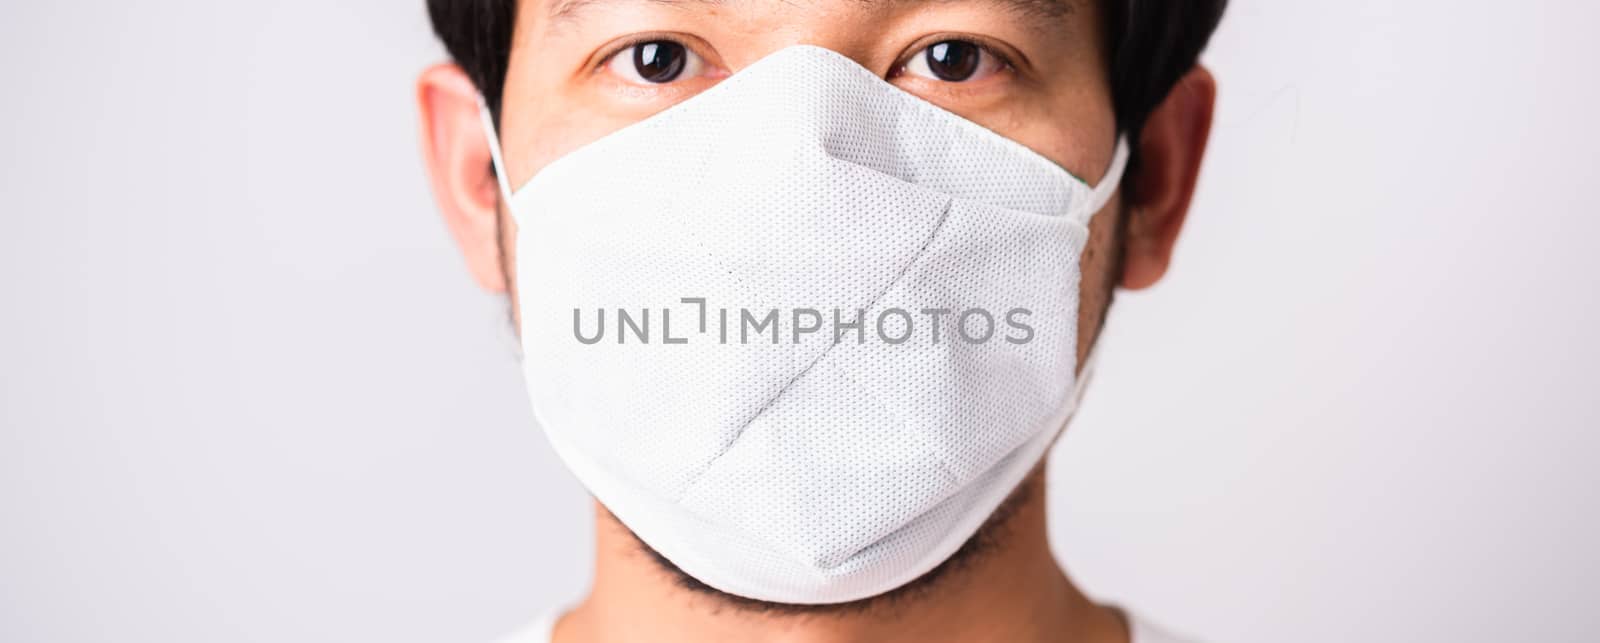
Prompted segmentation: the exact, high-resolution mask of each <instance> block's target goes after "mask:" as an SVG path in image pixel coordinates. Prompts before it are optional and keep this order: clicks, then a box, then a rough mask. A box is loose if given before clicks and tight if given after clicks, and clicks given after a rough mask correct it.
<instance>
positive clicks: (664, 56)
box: [606, 40, 703, 85]
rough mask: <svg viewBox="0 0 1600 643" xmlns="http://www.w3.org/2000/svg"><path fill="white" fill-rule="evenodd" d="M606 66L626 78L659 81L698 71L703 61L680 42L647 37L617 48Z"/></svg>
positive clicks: (633, 80) (656, 83) (650, 82)
mask: <svg viewBox="0 0 1600 643" xmlns="http://www.w3.org/2000/svg"><path fill="white" fill-rule="evenodd" d="M606 66H607V67H608V68H610V70H611V71H612V73H615V74H617V75H618V76H621V77H622V78H624V79H626V80H628V81H629V82H633V83H638V84H647V85H662V84H666V83H670V82H672V81H675V80H678V79H679V78H682V77H684V76H686V75H687V76H695V75H698V74H699V73H700V69H701V67H702V66H703V61H701V60H700V57H699V56H697V55H695V53H694V52H693V51H690V50H689V48H688V47H685V46H683V44H682V43H677V42H673V41H671V40H651V41H649V42H641V43H639V44H637V45H633V46H631V47H628V48H627V49H624V50H622V51H619V52H617V54H616V55H615V56H612V57H611V62H610V63H608V64H607V65H606Z"/></svg>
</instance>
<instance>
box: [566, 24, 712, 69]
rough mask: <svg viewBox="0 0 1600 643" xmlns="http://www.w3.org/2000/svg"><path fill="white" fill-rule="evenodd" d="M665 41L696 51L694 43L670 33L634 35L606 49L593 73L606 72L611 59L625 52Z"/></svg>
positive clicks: (595, 65) (596, 63)
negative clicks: (646, 44) (649, 43)
mask: <svg viewBox="0 0 1600 643" xmlns="http://www.w3.org/2000/svg"><path fill="white" fill-rule="evenodd" d="M663 41H665V42H672V43H677V44H678V45H680V46H682V47H683V48H684V49H687V50H690V51H694V50H695V46H694V44H693V43H690V42H688V40H687V39H685V38H682V37H679V36H676V35H674V34H670V33H641V34H634V35H631V36H628V37H627V38H624V39H622V40H621V41H618V43H617V44H615V45H612V46H611V47H610V48H608V49H606V50H605V51H606V52H607V53H606V54H605V55H604V56H600V57H599V58H598V60H597V61H596V62H595V64H594V69H593V71H597V72H598V71H603V70H605V68H606V65H609V64H611V59H613V58H616V57H617V56H618V55H620V54H622V52H625V51H627V50H629V49H632V48H634V47H637V46H639V45H642V44H645V43H647V42H663ZM697 53H698V52H697ZM702 57H704V56H702Z"/></svg>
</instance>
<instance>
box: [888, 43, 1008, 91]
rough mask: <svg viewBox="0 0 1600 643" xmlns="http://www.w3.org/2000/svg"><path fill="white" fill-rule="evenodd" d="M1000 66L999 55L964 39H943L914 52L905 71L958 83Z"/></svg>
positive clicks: (978, 76) (992, 71)
mask: <svg viewBox="0 0 1600 643" xmlns="http://www.w3.org/2000/svg"><path fill="white" fill-rule="evenodd" d="M1003 66H1004V63H1002V62H1001V60H1000V59H999V57H997V56H995V55H994V54H992V53H990V52H989V51H988V50H985V49H984V48H983V47H982V46H979V45H977V44H974V43H970V42H967V41H964V40H945V41H942V42H936V43H934V44H933V45H930V46H929V47H928V48H927V49H924V50H922V51H920V52H917V54H916V55H915V56H912V57H911V60H909V61H907V62H906V66H905V71H906V73H909V74H912V75H914V76H920V77H922V78H928V79H931V80H942V81H945V82H951V83H961V82H966V81H970V80H976V79H979V78H984V77H987V76H989V75H991V74H993V73H995V72H997V71H1000V69H1001V68H1002V67H1003Z"/></svg>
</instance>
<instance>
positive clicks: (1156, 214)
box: [1122, 65, 1217, 290]
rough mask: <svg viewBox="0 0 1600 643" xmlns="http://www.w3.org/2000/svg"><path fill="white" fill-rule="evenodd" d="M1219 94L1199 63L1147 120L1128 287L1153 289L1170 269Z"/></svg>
mask: <svg viewBox="0 0 1600 643" xmlns="http://www.w3.org/2000/svg"><path fill="white" fill-rule="evenodd" d="M1216 98H1217V82H1216V79H1214V78H1212V76H1211V72H1210V71H1207V70H1206V68H1204V67H1200V66H1198V65H1197V66H1195V68H1194V69H1193V70H1191V71H1190V72H1189V73H1188V74H1187V75H1185V76H1184V77H1183V78H1182V79H1181V80H1179V81H1178V84H1177V86H1175V87H1173V89H1172V92H1171V93H1169V94H1168V95H1167V98H1166V100H1164V101H1162V103H1161V104H1160V105H1158V106H1157V107H1156V109H1155V111H1153V112H1151V113H1150V117H1149V119H1148V120H1147V121H1145V125H1144V131H1143V132H1142V133H1141V135H1140V137H1139V166H1138V168H1137V171H1136V172H1135V174H1134V175H1133V176H1131V177H1129V178H1130V179H1131V181H1129V182H1128V183H1127V185H1128V186H1129V187H1130V188H1131V190H1130V191H1129V192H1128V193H1127V194H1126V196H1125V198H1127V199H1128V207H1127V216H1128V222H1127V235H1126V237H1125V239H1124V245H1123V265H1122V287H1123V288H1128V289H1130V290H1138V289H1140V288H1148V287H1150V286H1152V285H1154V284H1155V283H1156V282H1157V281H1160V280H1161V276H1162V275H1164V274H1166V272H1167V265H1168V264H1169V263H1170V262H1171V260H1172V248H1173V246H1174V245H1176V244H1177V242H1178V232H1179V231H1181V230H1182V229H1183V220H1184V218H1185V217H1187V216H1188V214H1189V202H1190V200H1191V199H1193V198H1194V186H1195V181H1196V180H1198V179H1199V177H1200V161H1201V159H1202V158H1204V157H1205V154H1206V141H1207V140H1208V139H1209V138H1210V136H1211V115H1212V111H1213V109H1214V107H1215V104H1216Z"/></svg>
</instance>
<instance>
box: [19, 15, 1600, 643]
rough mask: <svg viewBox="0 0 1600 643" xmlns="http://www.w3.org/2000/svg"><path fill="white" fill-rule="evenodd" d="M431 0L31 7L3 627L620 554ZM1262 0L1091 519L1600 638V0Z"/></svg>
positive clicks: (510, 601) (442, 625) (369, 634)
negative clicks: (464, 188) (481, 244)
mask: <svg viewBox="0 0 1600 643" xmlns="http://www.w3.org/2000/svg"><path fill="white" fill-rule="evenodd" d="M422 4H423V3H422V2H421V0H412V1H410V2H394V1H393V0H347V1H343V2H329V1H326V0H300V1H293V2H291V1H275V2H274V1H266V0H258V1H253V2H233V3H220V2H212V1H200V0H189V1H177V0H168V1H165V2H156V3H129V2H112V1H109V0H98V1H85V2H54V3H44V2H38V3H7V5H6V6H5V8H3V9H0V54H3V55H0V87H3V90H4V93H3V97H0V127H3V128H4V132H5V139H4V145H3V146H0V186H3V193H0V196H3V198H4V200H3V201H0V204H3V205H0V212H3V215H0V217H3V218H0V641H6V642H8V643H10V642H16V643H34V642H49V643H56V642H60V643H68V642H71V643H79V642H82V643H88V642H102V641H103V642H119V643H125V642H130V641H134V642H142V641H159V642H162V643H190V642H193V643H201V642H204V643H215V642H231V641H273V642H277V641H288V642H330V643H331V642H350V641H384V642H386V643H408V642H418V643H421V642H429V643H433V642H438V641H461V642H468V643H471V642H476V641H482V640H484V639H485V638H487V637H491V636H492V635H494V634H497V633H499V632H501V631H503V630H505V629H507V628H510V627H513V626H514V625H516V624H518V623H519V622H521V621H523V620H525V619H527V618H530V617H532V616H534V615H535V614H537V613H539V612H541V611H543V610H545V609H548V608H550V607H553V606H555V605H557V604H559V603H562V602H564V601H569V600H571V599H573V598H575V597H577V596H579V595H580V593H581V592H582V590H583V588H584V586H585V584H586V580H587V575H588V570H587V558H588V555H589V547H590V546H589V544H588V542H587V537H588V529H589V528H588V522H587V520H588V506H587V501H586V500H585V498H584V496H583V494H582V491H581V490H580V489H579V488H578V487H577V486H576V485H575V483H574V482H573V481H572V480H571V479H570V478H569V477H568V475H567V474H566V472H565V471H564V470H563V469H562V468H561V466H560V465H559V463H558V462H557V461H556V460H555V459H553V458H552V456H551V455H550V453H549V452H548V451H547V449H546V447H545V444H544V442H543V438H542V437H541V436H540V435H539V433H538V431H537V429H536V427H534V426H533V425H532V424H531V423H530V421H529V415H528V412H527V410H526V409H525V408H524V405H525V402H524V399H523V396H524V394H523V392H522V390H521V388H520V387H521V384H520V380H519V376H518V372H517V370H516V366H515V362H514V361H513V358H512V356H511V352H510V350H509V346H510V344H509V340H508V333H507V330H506V326H505V323H504V321H503V315H504V311H503V308H502V307H501V304H500V302H497V301H495V300H493V299H491V298H489V297H486V296H484V295H480V294H478V293H477V292H476V291H475V290H474V288H473V286H472V285H471V283H470V282H469V280H468V278H467V276H466V272H465V270H464V268H463V267H462V265H461V262H460V260H459V259H458V258H457V256H456V255H455V251H454V249H453V248H452V247H451V245H450V241H449V239H448V237H447V234H446V232H445V230H444V228H443V226H442V225H441V224H440V223H439V221H438V219H437V217H436V216H435V214H434V212H433V209H432V205H431V200H430V197H429V195H428V193H427V190H426V186H425V184H424V181H423V175H422V169H421V165H420V161H419V160H418V154H417V151H416V150H417V144H416V135H415V129H416V125H415V112H414V107H413V100H412V91H413V90H412V82H413V79H414V77H415V74H416V72H417V71H418V70H419V69H420V68H421V67H422V66H423V65H424V64H425V63H428V62H430V61H434V60H437V59H439V58H440V57H441V53H440V50H439V48H438V46H437V45H436V44H435V43H434V42H433V40H432V38H431V35H430V33H429V30H428V25H427V21H426V16H425V14H424V11H423V8H422ZM1233 5H1234V6H1233V7H1232V8H1231V10H1230V12H1229V15H1228V17H1227V18H1226V19H1225V21H1224V23H1223V28H1222V29H1221V31H1220V33H1219V34H1218V36H1217V39H1216V41H1215V43H1214V47H1213V49H1212V51H1211V52H1210V53H1209V54H1208V56H1207V60H1208V61H1209V63H1210V64H1211V65H1212V66H1213V67H1214V69H1215V70H1216V73H1217V75H1218V76H1219V78H1220V80H1221V88H1222V97H1221V103H1220V111H1219V114H1218V122H1217V127H1216V130H1215V135H1214V144H1213V148H1212V155H1211V157H1210V160H1209V162H1208V164H1207V167H1206V171H1205V175H1204V178H1203V181H1202V186H1201V192H1200V196H1199V199H1198V201H1197V202H1196V203H1195V208H1194V211H1193V213H1192V216H1191V219H1190V223H1189V226H1188V230H1187V235H1186V237H1185V238H1184V239H1183V241H1182V242H1181V244H1180V246H1179V251H1178V255H1177V259H1176V263H1175V265H1174V271H1173V273H1172V275H1171V278H1170V279H1169V280H1168V281H1167V282H1166V283H1164V284H1163V285H1162V286H1160V287H1159V288H1157V289H1155V290H1153V291H1151V292H1148V293H1141V294H1137V295H1129V296H1125V297H1123V298H1122V299H1121V300H1120V303H1119V304H1118V309H1117V310H1116V312H1115V314H1114V317H1113V320H1112V323H1113V326H1112V328H1111V330H1110V331H1109V335H1108V336H1107V337H1106V338H1105V342H1106V344H1105V346H1104V354H1103V355H1102V362H1101V365H1102V368H1101V372H1100V376H1099V378H1098V379H1097V381H1096V382H1095V385H1094V387H1093V388H1092V390H1091V392H1090V395H1089V402H1088V406H1087V408H1086V409H1085V411H1084V413H1083V414H1082V415H1081V417H1080V419H1079V421H1077V422H1076V423H1075V424H1074V426H1073V428H1072V429H1071V430H1070V431H1069V433H1068V437H1067V438H1066V439H1065V440H1064V442H1063V443H1062V445H1061V447H1060V448H1058V450H1057V451H1056V455H1055V464H1056V467H1055V470H1054V477H1053V480H1052V483H1051V484H1052V488H1053V491H1054V493H1053V495H1052V497H1051V503H1052V505H1053V506H1052V510H1053V511H1054V514H1053V517H1052V520H1053V522H1054V527H1055V528H1056V531H1055V534H1056V535H1055V538H1056V542H1057V544H1058V546H1059V554H1060V556H1061V557H1062V558H1063V559H1064V561H1065V562H1066V563H1067V565H1068V567H1069V569H1070V570H1071V572H1072V573H1073V574H1074V575H1075V576H1076V577H1077V578H1078V580H1080V581H1081V582H1082V584H1083V585H1085V586H1086V587H1087V588H1088V589H1089V590H1090V591H1091V592H1092V593H1094V594H1095V595H1097V596H1099V597H1101V598H1103V599H1106V600H1113V601H1117V602H1120V603H1123V604H1127V605H1130V606H1133V607H1135V608H1137V609H1139V610H1141V611H1143V612H1145V613H1147V614H1149V615H1151V616H1153V617H1155V618H1156V619H1157V620H1159V621H1163V622H1166V623H1168V624H1170V625H1172V626H1174V627H1175V628H1177V629H1182V630H1187V631H1190V632H1194V633H1197V634H1200V635H1203V636H1204V637H1206V638H1207V639H1209V640H1212V641H1216V642H1218V643H1235V642H1237V643H1257V642H1259V643H1269V642H1271V643H1280V642H1288V641H1295V642H1324V641H1325V642H1330V643H1331V642H1347V641H1395V642H1414V641H1451V642H1463V641H1466V642H1484V643H1489V642H1497V643H1498V642H1501V641H1541V642H1543V641H1563V642H1573V643H1577V642H1580V641H1593V640H1594V637H1595V632H1596V631H1600V610H1597V609H1595V601H1596V598H1597V597H1600V554H1597V552H1596V549H1597V548H1596V544H1597V543H1600V517H1597V511H1596V506H1597V499H1596V495H1597V492H1600V473H1597V472H1596V467H1595V461H1596V457H1597V456H1600V438H1597V437H1596V432H1595V429H1596V428H1597V427H1600V403H1597V402H1596V392H1595V388H1596V387H1597V385H1600V369H1597V367H1596V362H1597V360H1600V340H1597V339H1596V338H1595V336H1594V332H1595V329H1596V328H1597V327H1600V301H1597V299H1600V283H1597V282H1600V259H1597V258H1596V251H1595V249H1594V247H1593V246H1594V244H1595V240H1597V239H1600V212H1597V211H1596V208H1595V207H1594V206H1593V205H1592V203H1591V201H1590V199H1591V198H1592V197H1591V195H1592V194H1593V190H1594V189H1595V188H1596V185H1597V184H1600V169H1597V166H1600V163H1597V161H1596V152H1595V151H1596V150H1597V149H1600V126H1597V125H1596V119H1597V118H1600V115H1597V105H1596V101H1595V100H1594V98H1595V90H1594V75H1595V72H1594V64H1595V62H1596V60H1600V51H1597V49H1600V47H1597V46H1596V44H1595V42H1596V39H1595V37H1594V29H1595V25H1596V24H1600V9H1597V8H1596V5H1595V4H1593V3H1581V2H1556V1H1544V2H1488V1H1474V2H1447V1H1444V0H1433V1H1427V2H1423V1H1411V2H1392V1H1390V0H1351V1H1348V2H1325V1H1321V0H1299V1H1289V0H1236V1H1235V2H1234V3H1233Z"/></svg>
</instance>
